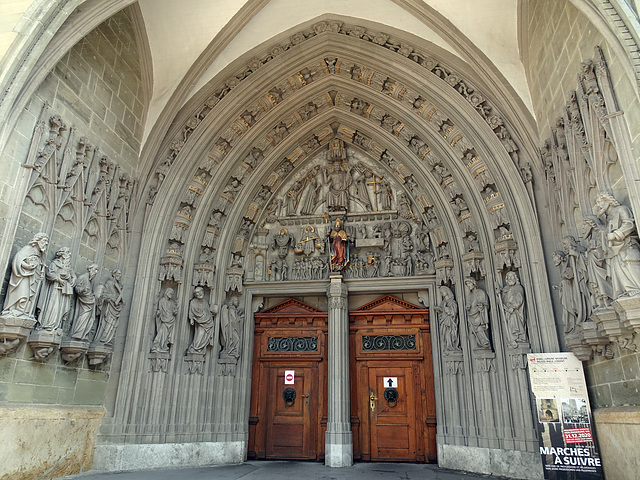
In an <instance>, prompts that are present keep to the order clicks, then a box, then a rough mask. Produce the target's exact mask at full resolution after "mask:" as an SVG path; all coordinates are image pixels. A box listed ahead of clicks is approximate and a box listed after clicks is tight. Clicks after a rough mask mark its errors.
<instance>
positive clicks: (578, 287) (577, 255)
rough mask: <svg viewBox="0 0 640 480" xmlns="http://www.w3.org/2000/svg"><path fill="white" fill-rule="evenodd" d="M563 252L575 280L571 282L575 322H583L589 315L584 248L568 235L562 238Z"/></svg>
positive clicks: (589, 305) (589, 306)
mask: <svg viewBox="0 0 640 480" xmlns="http://www.w3.org/2000/svg"><path fill="white" fill-rule="evenodd" d="M562 246H563V247H564V253H565V254H566V255H567V264H568V265H569V266H570V267H571V269H572V270H573V275H574V277H575V280H574V282H573V284H572V288H573V296H574V302H575V306H576V316H577V322H578V323H582V322H584V321H585V320H586V319H587V318H589V316H590V315H591V304H590V301H589V300H590V297H591V295H590V293H589V281H588V278H587V276H588V274H587V264H586V260H585V249H584V247H582V245H580V244H579V243H578V241H577V240H576V239H575V238H574V237H572V236H570V235H568V236H566V237H564V238H563V239H562Z"/></svg>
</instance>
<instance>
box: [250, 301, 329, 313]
mask: <svg viewBox="0 0 640 480" xmlns="http://www.w3.org/2000/svg"><path fill="white" fill-rule="evenodd" d="M310 313H312V314H325V315H326V313H327V312H325V311H323V310H320V309H319V308H316V307H312V306H311V305H307V304H306V303H303V302H301V301H300V300H296V299H295V298H290V299H288V300H285V301H284V302H282V303H279V304H277V305H274V306H273V307H269V308H267V309H266V310H264V311H262V312H260V314H259V315H260V316H262V315H269V314H277V315H300V314H302V315H308V314H310Z"/></svg>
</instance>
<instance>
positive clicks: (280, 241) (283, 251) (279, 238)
mask: <svg viewBox="0 0 640 480" xmlns="http://www.w3.org/2000/svg"><path fill="white" fill-rule="evenodd" d="M295 242H296V241H295V238H294V237H293V235H292V234H291V233H289V231H288V230H287V229H286V228H281V229H280V230H278V233H277V234H276V235H274V236H273V246H272V247H273V248H274V249H275V250H277V252H278V257H279V258H280V259H283V258H286V256H287V255H288V254H289V248H292V247H293V246H294V245H295Z"/></svg>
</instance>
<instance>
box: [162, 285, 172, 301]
mask: <svg viewBox="0 0 640 480" xmlns="http://www.w3.org/2000/svg"><path fill="white" fill-rule="evenodd" d="M173 293H174V292H173V288H171V287H169V288H167V289H166V290H165V291H164V296H165V297H167V298H168V299H172V298H173Z"/></svg>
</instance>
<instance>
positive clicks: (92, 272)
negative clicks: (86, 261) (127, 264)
mask: <svg viewBox="0 0 640 480" xmlns="http://www.w3.org/2000/svg"><path fill="white" fill-rule="evenodd" d="M97 274H98V266H97V265H96V264H95V263H92V264H91V265H89V266H88V267H87V273H83V274H82V275H80V276H79V277H78V280H77V281H76V308H75V313H74V317H73V324H72V326H71V332H70V333H69V336H70V337H71V338H73V339H75V340H89V333H90V332H91V329H92V328H93V324H94V322H95V319H96V296H95V293H94V291H93V289H94V285H93V280H94V279H95V278H96V275H97Z"/></svg>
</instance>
